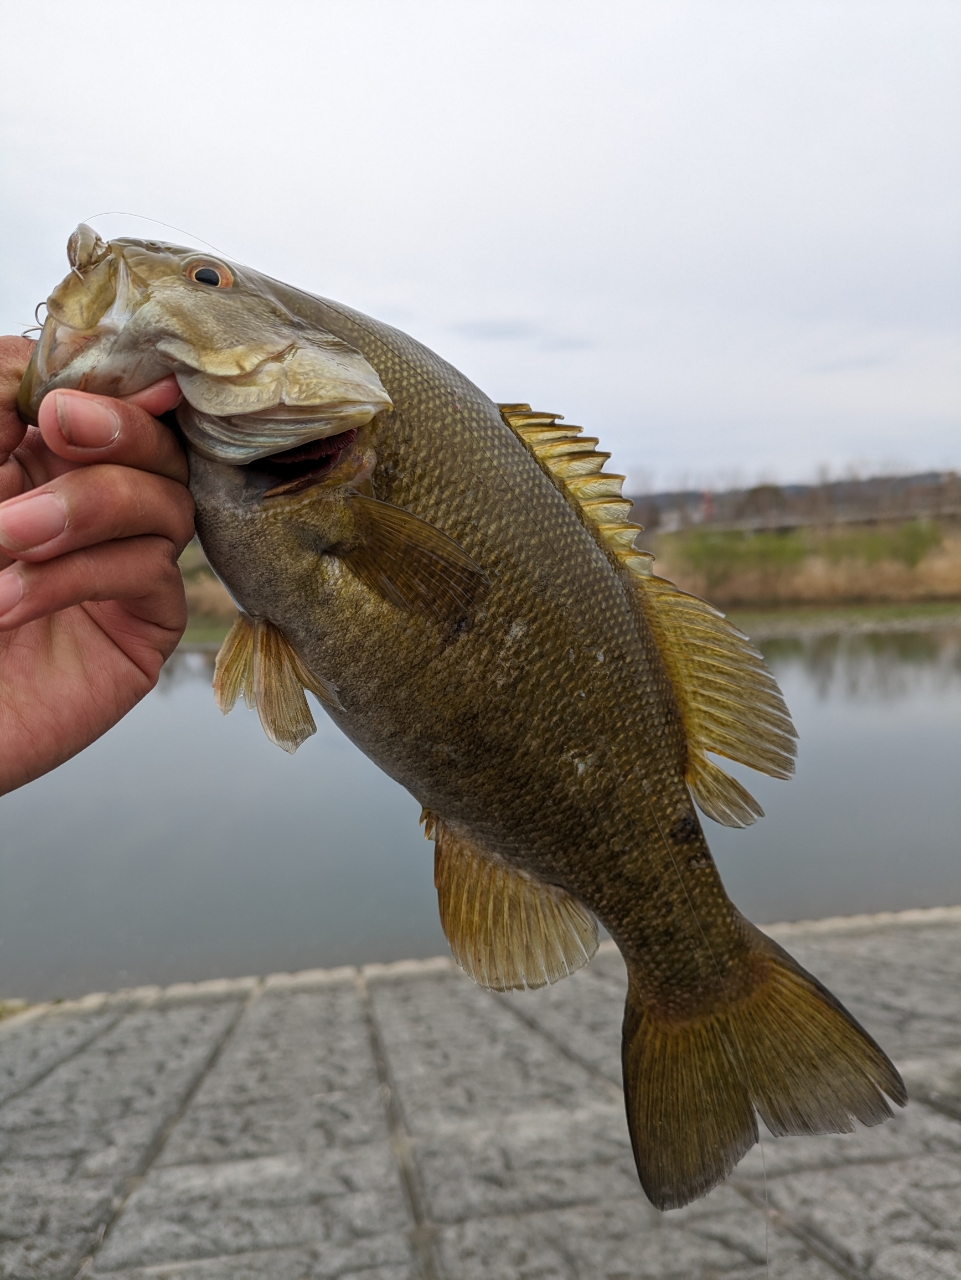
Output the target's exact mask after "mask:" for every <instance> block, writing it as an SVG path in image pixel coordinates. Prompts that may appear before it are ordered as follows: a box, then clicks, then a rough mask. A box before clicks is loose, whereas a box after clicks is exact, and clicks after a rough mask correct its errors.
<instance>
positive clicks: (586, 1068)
mask: <svg viewBox="0 0 961 1280" xmlns="http://www.w3.org/2000/svg"><path fill="white" fill-rule="evenodd" d="M771 932H772V933H773V934H774V935H775V936H776V937H777V938H778V939H779V940H781V941H782V942H783V943H784V944H785V945H786V946H788V947H789V948H790V950H792V951H793V952H794V954H795V955H796V956H798V958H799V959H800V960H801V961H802V963H804V964H805V965H807V966H808V967H809V968H811V969H813V970H814V972H815V973H817V974H818V975H819V976H820V977H821V978H822V979H824V980H825V981H826V982H827V983H828V985H829V986H830V987H831V988H832V989H833V990H834V991H836V992H837V994H838V995H839V996H840V997H841V998H842V999H843V1000H844V1001H845V1003H846V1004H847V1005H848V1006H849V1007H850V1008H851V1009H852V1011H853V1012H854V1013H855V1014H856V1016H857V1017H858V1018H860V1019H861V1020H862V1021H863V1022H864V1023H865V1024H866V1026H867V1027H868V1029H869V1030H870V1031H871V1032H873V1033H874V1035H875V1036H876V1037H877V1038H878V1039H879V1040H880V1041H881V1043H882V1044H883V1045H884V1046H885V1048H886V1049H887V1050H888V1051H889V1052H890V1053H891V1055H892V1056H893V1057H894V1059H895V1060H896V1061H897V1062H898V1065H899V1066H900V1067H901V1069H902V1071H903V1072H904V1074H905V1078H906V1079H907V1081H908V1084H909V1088H910V1091H911V1094H912V1098H913V1101H912V1103H911V1105H910V1106H909V1107H908V1108H907V1109H906V1111H904V1112H903V1113H902V1114H900V1115H898V1117H897V1118H896V1119H895V1120H894V1121H892V1122H890V1123H888V1124H887V1125H883V1126H881V1127H880V1128H877V1129H871V1130H862V1131H859V1132H858V1133H855V1134H850V1135H846V1136H840V1137H823V1138H805V1139H801V1138H795V1139H780V1140H775V1139H772V1138H768V1139H766V1140H765V1141H764V1143H763V1147H759V1148H755V1150H754V1151H753V1152H751V1154H750V1155H749V1156H748V1157H747V1158H746V1159H745V1160H744V1161H743V1162H742V1163H741V1165H740V1166H739V1167H738V1169H737V1171H736V1173H735V1175H734V1176H733V1177H732V1178H731V1179H730V1181H729V1182H728V1183H727V1184H726V1185H725V1186H723V1187H720V1188H718V1189H717V1190H716V1191H714V1192H713V1193H712V1194H711V1195H710V1196H708V1197H707V1198H706V1199H704V1200H701V1201H698V1202H697V1203H696V1204H693V1205H690V1206H689V1207H687V1208H685V1209H681V1210H677V1211H675V1212H672V1213H668V1214H659V1213H657V1212H656V1211H655V1210H653V1209H651V1208H650V1207H649V1206H648V1205H647V1203H646V1201H645V1200H644V1198H643V1196H642V1194H641V1192H640V1189H639V1187H638V1184H637V1180H636V1177H635V1174H634V1168H633V1161H632V1159H631V1153H630V1147H629V1144H628V1138H627V1129H626V1125H625V1122H624V1116H623V1109H622V1100H621V1095H620V1086H619V1081H620V1067H619V1035H620V1023H621V1009H622V1002H623V991H624V972H623V966H622V964H621V962H620V958H619V957H618V955H617V953H616V951H614V950H613V948H612V947H610V945H607V946H605V947H603V948H602V950H601V952H600V954H599V955H598V956H597V958H596V959H595V961H594V962H593V963H592V964H591V965H590V966H589V967H588V968H587V969H585V970H583V971H582V972H581V973H580V974H578V975H576V976H575V977H574V978H570V979H568V980H567V981H565V982H562V983H560V984H559V985H558V986H556V987H553V988H551V989H549V990H546V991H540V992H530V993H524V994H520V995H512V996H498V995H492V994H490V993H487V992H485V991H482V990H480V989H479V988H477V987H475V986H473V985H472V983H470V982H469V981H468V980H467V979H466V978H464V977H463V976H461V974H460V973H459V971H458V970H456V969H455V968H453V967H452V965H451V964H450V963H449V962H448V961H446V960H432V961H422V962H411V963H402V964H395V965H384V966H381V965H371V966H368V967H366V968H364V969H361V970H357V969H337V970H332V971H319V972H314V973H301V974H294V975H288V974H278V975H274V976H272V977H270V978H267V979H266V980H260V979H255V978H249V979H242V980H239V981H225V982H209V983H198V984H196V985H181V986H176V987H169V988H167V989H166V990H159V989H154V988H149V989H140V990H136V991H128V992H121V993H119V994H116V995H110V996H104V995H96V996H89V997H87V998H86V999H84V1000H80V1001H74V1002H72V1003H69V1004H62V1005H55V1006H41V1007H35V1008H31V1009H27V1010H25V1011H24V1012H22V1013H20V1014H18V1015H16V1016H13V1017H11V1018H8V1019H7V1020H5V1021H4V1022H3V1023H0V1277H4V1280H21V1278H22V1280H27V1278H28V1277H29V1278H30V1280H39V1278H40V1277H43V1278H44V1280H54V1277H76V1276H83V1277H86V1278H87V1280H135V1278H136V1280H146V1278H147V1277H167V1278H168V1280H174V1278H175V1277H176V1278H177V1280H254V1278H255V1277H257V1278H260V1277H264V1278H268V1280H328V1278H331V1280H332V1278H333V1277H338V1278H339V1280H441V1278H443V1280H482V1278H483V1280H501V1278H503V1280H515V1278H516V1280H535V1278H536V1280H555V1278H557V1280H575V1278H576V1280H601V1278H603V1280H634V1278H635V1277H637V1278H640V1277H660V1278H662V1280H664V1278H667V1277H676V1278H677V1280H682V1278H683V1280H707V1278H708V1277H712V1278H716V1280H721V1278H723V1280H787V1278H788V1277H790V1278H791V1280H829V1278H830V1280H833V1278H835V1277H838V1276H846V1277H858V1278H860V1280H936V1278H937V1280H942V1278H943V1277H961V908H948V909H941V910H934V911H926V912H920V911H919V912H907V913H902V914H900V915H895V916H873V917H858V918H851V919H841V920H832V921H820V922H815V923H811V924H797V925H784V926H778V927H776V928H773V929H772V930H771Z"/></svg>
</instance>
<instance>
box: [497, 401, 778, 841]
mask: <svg viewBox="0 0 961 1280" xmlns="http://www.w3.org/2000/svg"><path fill="white" fill-rule="evenodd" d="M498 407H499V409H500V411H501V415H502V417H503V419H504V421H505V422H506V423H507V425H508V426H509V427H510V428H511V429H512V430H513V431H514V432H515V434H516V435H517V436H518V437H519V438H520V439H521V440H522V441H523V442H524V444H525V445H526V446H527V448H528V449H529V450H530V452H531V453H532V454H533V456H534V458H535V459H536V460H537V462H538V463H539V464H540V466H541V467H542V468H543V470H544V471H545V472H546V473H547V475H548V476H549V477H550V478H551V480H552V481H553V483H554V485H555V486H556V488H557V489H558V490H559V491H560V492H561V493H562V494H563V495H564V497H565V498H566V499H567V500H568V502H570V504H571V506H572V507H573V508H574V509H575V511H576V512H577V514H578V515H579V516H580V519H581V522H582V523H583V524H584V526H585V527H586V528H587V529H588V530H589V532H590V533H591V534H592V535H593V536H594V538H595V539H596V541H597V542H598V544H599V545H600V546H601V548H602V549H603V550H604V552H605V553H606V555H607V557H608V559H609V560H610V561H611V563H612V565H613V566H614V567H615V569H617V570H619V571H620V572H621V573H622V575H623V577H624V579H625V584H626V586H627V587H628V591H629V594H630V597H631V602H632V606H633V607H634V609H635V611H636V612H637V613H639V614H640V615H641V616H642V617H643V618H644V620H645V622H646V623H647V625H648V626H649V627H650V629H651V632H652V633H653V635H654V639H655V641H656V642H657V646H658V649H659V650H660V653H661V657H662V658H663V660H664V665H665V667H666V668H667V672H668V675H669V676H670V679H671V684H672V686H673V688H674V694H675V697H676V699H677V703H678V707H679V710H680V713H681V720H682V722H683V724H684V732H685V736H686V738H687V749H688V752H687V769H686V774H685V777H686V780H687V784H688V787H689V788H690V790H691V794H692V795H693V797H694V799H695V800H696V801H697V803H698V805H699V806H700V807H701V809H703V811H704V812H705V813H706V814H707V815H708V817H710V818H714V820H715V821H716V822H721V823H723V824H724V825H725V826H729V827H745V826H748V825H749V824H750V823H752V822H753V821H754V820H755V818H759V817H761V816H762V814H763V812H764V811H763V810H762V808H761V806H760V805H759V804H758V802H757V801H756V800H755V799H754V797H753V796H751V795H750V794H749V792H747V791H746V790H745V789H744V787H742V786H741V784H740V783H739V782H738V781H736V779H734V778H732V777H731V776H730V775H729V774H727V773H725V772H724V770H723V769H720V768H718V766H717V765H716V764H714V763H713V762H712V761H711V760H709V759H708V756H707V753H708V752H713V753H714V754H715V755H721V756H726V757H727V758H728V759H729V760H736V761H738V763H740V764H745V765H749V766H750V767H751V768H752V769H757V770H758V771H759V772H761V773H766V774H769V775H770V776H771V777H774V778H789V777H790V776H791V775H792V773H793V772H794V756H795V753H796V745H795V739H796V737H797V734H796V733H795V731H794V726H793V725H792V723H791V717H790V715H789V714H788V709H787V707H786V706H785V703H784V699H783V697H782V696H781V691H780V689H779V688H778V687H777V682H776V681H775V679H774V677H773V676H772V675H771V673H770V671H768V669H767V667H766V666H765V664H764V659H763V658H762V657H761V655H760V654H759V653H758V651H757V650H756V649H755V648H754V646H753V645H752V644H751V642H750V641H749V640H748V638H747V636H745V635H743V634H742V632H740V631H738V630H737V628H736V627H735V626H733V625H732V624H731V623H730V622H728V620H727V619H726V618H725V617H724V615H723V614H722V613H720V612H719V611H718V610H717V609H715V608H713V606H712V605H709V604H707V603H706V601H704V600H701V599H699V598H698V597H697V596H692V595H688V594H687V592H685V591H681V590H679V588H677V587H676V586H675V585H674V584H673V582H668V581H667V579H666V578H659V577H656V576H655V574H654V571H653V564H654V557H653V556H652V555H651V553H650V552H649V551H640V550H638V549H637V548H636V547H635V546H634V541H635V539H636V537H637V535H638V534H639V533H640V532H641V526H640V525H638V524H633V523H631V521H629V520H628V519H627V517H628V515H629V514H630V511H631V507H632V505H633V504H632V502H631V500H630V499H629V498H625V497H622V495H621V486H622V485H623V483H624V476H620V475H612V474H609V473H607V472H605V471H604V463H605V462H606V461H607V459H608V458H609V457H610V454H609V453H602V452H600V451H599V450H597V449H595V447H594V446H595V445H596V444H597V443H598V442H597V440H595V439H593V438H592V437H590V436H583V435H582V434H581V431H582V429H581V428H580V427H573V426H567V425H565V424H563V423H562V421H561V418H560V415H559V414H556V413H535V412H533V411H532V410H531V407H530V405H527V404H502V405H499V406H498Z"/></svg>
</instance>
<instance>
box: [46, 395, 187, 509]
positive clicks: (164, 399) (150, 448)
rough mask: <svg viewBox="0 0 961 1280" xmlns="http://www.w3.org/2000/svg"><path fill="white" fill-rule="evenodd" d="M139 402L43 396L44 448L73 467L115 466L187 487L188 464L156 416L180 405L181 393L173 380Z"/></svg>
mask: <svg viewBox="0 0 961 1280" xmlns="http://www.w3.org/2000/svg"><path fill="white" fill-rule="evenodd" d="M137 396H139V397H141V398H143V399H144V401H145V402H146V403H147V404H148V405H149V406H150V409H151V412H148V411H147V409H146V408H144V407H143V405H141V404H137V403H134V400H133V399H131V400H114V399H111V398H110V397H109V396H95V395H91V394H90V393H89V392H86V391H51V393H50V394H49V395H48V396H44V398H43V400H42V401H41V403H40V409H39V412H38V414H37V423H38V425H39V427H40V433H41V435H42V437H43V440H44V443H45V444H46V445H47V446H48V447H49V448H50V449H51V450H52V451H53V452H54V453H55V454H57V455H58V456H59V457H61V458H65V459H67V460H69V461H70V462H75V463H82V464H89V463H91V462H113V463H118V464H119V465H120V466H124V467H135V468H137V470H140V471H153V472H155V473H156V474H157V475H161V476H169V478H170V479H171V480H179V481H180V482H181V483H182V484H186V482H187V476H188V470H187V459H186V457H185V456H184V451H183V449H182V448H181V447H180V444H179V443H178V441H177V438H176V436H175V435H174V433H173V432H172V431H171V430H170V428H169V427H166V426H164V424H163V423H162V422H158V421H157V419H156V418H155V417H153V413H163V412H166V410H167V409H169V408H171V407H172V406H173V405H175V404H176V403H177V402H178V400H179V398H180V390H179V388H178V387H177V384H176V380H175V379H174V378H173V377H170V378H164V380H163V381H162V382H158V383H155V384H154V385H153V386H152V387H147V388H145V389H144V390H143V391H138V392H137Z"/></svg>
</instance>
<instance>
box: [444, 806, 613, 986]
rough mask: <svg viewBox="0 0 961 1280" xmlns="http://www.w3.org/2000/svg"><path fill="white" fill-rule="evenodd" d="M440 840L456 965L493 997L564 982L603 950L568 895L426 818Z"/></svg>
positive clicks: (447, 929)
mask: <svg viewBox="0 0 961 1280" xmlns="http://www.w3.org/2000/svg"><path fill="white" fill-rule="evenodd" d="M421 822H423V824H424V834H425V836H426V837H427V839H428V840H430V839H433V840H434V884H435V885H436V887H437V903H438V907H439V909H440V922H441V926H442V927H443V930H444V934H445V936H446V938H447V941H448V942H449V943H450V949H451V952H452V954H453V956H454V959H455V960H456V961H457V963H458V964H459V965H460V967H461V968H462V969H463V970H464V971H465V972H466V973H468V974H469V975H470V977H472V978H473V979H474V981H475V982H477V983H479V985H480V986H482V987H487V988H489V989H490V990H492V991H516V990H520V989H523V988H525V987H543V986H545V985H546V984H547V983H549V982H558V981H559V980H560V979H561V978H566V977H567V975H568V974H569V973H573V972H574V971H575V969H579V968H580V967H581V965H584V964H586V963H587V962H588V960H590V958H591V956H592V955H593V954H594V952H595V951H596V950H597V924H596V923H595V920H594V917H593V916H592V915H591V913H590V912H589V911H588V910H587V909H586V908H585V907H582V906H581V904H580V903H579V902H578V901H577V899H576V898H572V897H571V895H570V894H569V893H567V892H566V891H565V890H564V889H559V888H557V886H556V885H550V884H545V883H544V882H543V881H541V880H536V879H535V878H534V877H533V876H530V875H527V874H526V872H524V871H520V870H518V869H517V868H515V867H511V866H509V865H508V863H506V862H505V861H504V860H503V859H502V858H495V857H493V856H492V855H491V854H489V853H488V852H487V851H486V850H484V849H481V848H479V847H478V846H476V845H474V844H472V843H471V842H469V841H468V840H467V839H465V838H464V837H463V836H461V835H460V834H458V833H455V832H453V831H452V830H451V829H450V827H448V826H447V824H446V823H444V822H443V821H442V820H441V819H440V818H438V817H437V815H436V814H433V813H431V812H429V811H428V810H427V809H425V810H424V812H423V813H422V814H421Z"/></svg>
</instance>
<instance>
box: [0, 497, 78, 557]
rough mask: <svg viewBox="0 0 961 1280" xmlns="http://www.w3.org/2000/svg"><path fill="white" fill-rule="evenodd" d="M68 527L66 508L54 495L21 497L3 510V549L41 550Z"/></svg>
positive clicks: (0, 521) (0, 531)
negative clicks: (33, 548) (34, 548)
mask: <svg viewBox="0 0 961 1280" xmlns="http://www.w3.org/2000/svg"><path fill="white" fill-rule="evenodd" d="M66 527H67V509H66V507H65V506H64V505H63V501H62V499H61V498H59V497H58V496H57V494H55V493H38V494H37V495H36V497H30V498H21V500H20V501H19V502H11V503H9V505H7V506H5V507H3V509H2V510H0V547H4V548H6V550H7V551H29V550H30V548H31V547H40V546H42V545H43V544H44V543H45V542H49V541H50V539H51V538H55V537H56V536H57V534H59V533H63V531H64V529H65V528H66Z"/></svg>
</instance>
